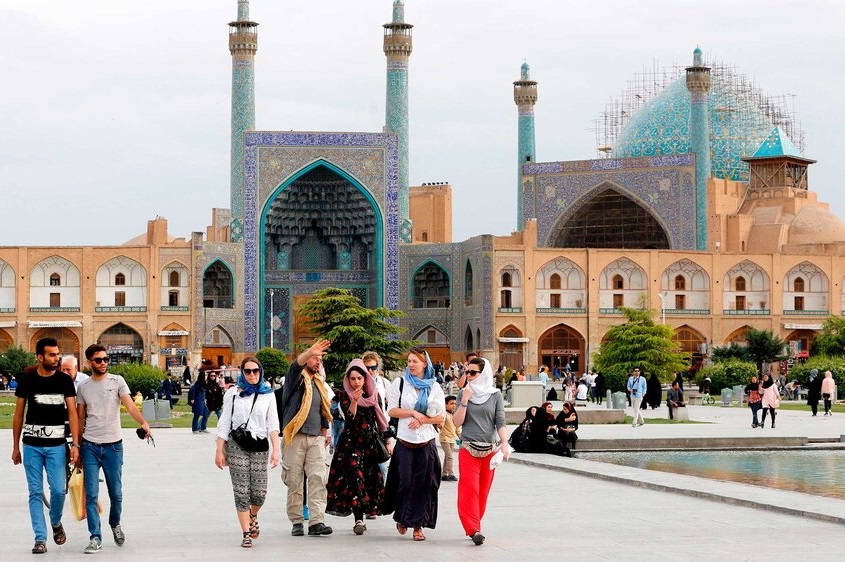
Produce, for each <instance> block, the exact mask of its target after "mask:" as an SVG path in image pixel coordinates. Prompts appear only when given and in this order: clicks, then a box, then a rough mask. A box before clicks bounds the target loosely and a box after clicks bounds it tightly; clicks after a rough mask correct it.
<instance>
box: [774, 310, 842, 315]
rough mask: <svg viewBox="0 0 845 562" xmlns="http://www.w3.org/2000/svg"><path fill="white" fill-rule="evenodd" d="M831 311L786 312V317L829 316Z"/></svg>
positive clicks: (784, 312)
mask: <svg viewBox="0 0 845 562" xmlns="http://www.w3.org/2000/svg"><path fill="white" fill-rule="evenodd" d="M828 314H830V311H829V310H784V311H783V315H784V316H827V315H828Z"/></svg>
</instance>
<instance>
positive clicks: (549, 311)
mask: <svg viewBox="0 0 845 562" xmlns="http://www.w3.org/2000/svg"><path fill="white" fill-rule="evenodd" d="M586 313H587V309H586V308H538V309H537V314H586Z"/></svg>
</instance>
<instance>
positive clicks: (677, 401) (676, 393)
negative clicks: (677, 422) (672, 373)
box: [666, 380, 686, 420]
mask: <svg viewBox="0 0 845 562" xmlns="http://www.w3.org/2000/svg"><path fill="white" fill-rule="evenodd" d="M666 406H667V407H668V408H669V419H670V420H672V419H675V418H674V416H673V415H672V410H673V409H674V408H683V407H684V406H686V404H685V403H684V391H683V390H681V387H680V386H679V385H678V381H677V380H676V381H675V382H673V383H672V388H670V389H669V392H667V393H666Z"/></svg>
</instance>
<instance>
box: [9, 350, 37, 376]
mask: <svg viewBox="0 0 845 562" xmlns="http://www.w3.org/2000/svg"><path fill="white" fill-rule="evenodd" d="M36 363H38V358H37V357H36V356H35V354H34V353H32V352H29V351H27V350H26V349H24V348H23V347H20V346H17V345H10V346H9V349H7V350H6V353H4V354H2V355H0V371H2V372H4V373H8V374H10V375H19V374H21V373H22V372H23V370H24V368H26V367H29V366H30V365H35V364H36Z"/></svg>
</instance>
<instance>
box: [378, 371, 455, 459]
mask: <svg viewBox="0 0 845 562" xmlns="http://www.w3.org/2000/svg"><path fill="white" fill-rule="evenodd" d="M401 379H402V377H401V376H399V377H396V378H395V379H393V382H392V383H391V384H390V388H389V389H388V390H387V411H388V412H390V410H392V409H393V408H398V407H399V385H400V380H401ZM418 396H419V391H418V390H417V389H416V388H414V386H413V385H411V384H408V383H407V382H406V383H405V384H404V385H403V388H402V406H401V407H402V409H405V410H413V409H414V404H416V403H417V397H418ZM445 411H446V397H445V396H444V395H443V389H442V388H441V387H440V385H439V384H437V383H434V384H433V385H431V390H429V392H428V412H427V413H426V415H427V416H428V417H430V418H435V417H437V416H440V415H442V414H443V412H445ZM412 419H414V418H412V417H408V418H399V430H398V431H397V433H398V435H397V437H398V438H399V439H401V440H402V441H407V442H408V443H425V442H427V441H431V440H432V439H434V438H435V437H437V430H435V429H434V426H433V425H431V424H430V423H424V424H422V425H421V426H420V427H418V428H417V429H411V428H410V427H408V425H409V424H410V423H411V420H412Z"/></svg>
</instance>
